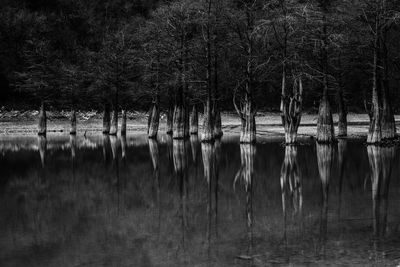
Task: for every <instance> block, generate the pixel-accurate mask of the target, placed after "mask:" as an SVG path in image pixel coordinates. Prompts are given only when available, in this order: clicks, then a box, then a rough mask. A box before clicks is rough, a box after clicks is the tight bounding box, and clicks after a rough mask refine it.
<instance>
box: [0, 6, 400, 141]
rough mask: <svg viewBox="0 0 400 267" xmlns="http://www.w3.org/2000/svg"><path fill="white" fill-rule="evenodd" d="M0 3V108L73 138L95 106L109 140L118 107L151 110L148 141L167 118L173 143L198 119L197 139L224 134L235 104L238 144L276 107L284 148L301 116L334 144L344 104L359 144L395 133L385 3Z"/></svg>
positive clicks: (397, 53)
mask: <svg viewBox="0 0 400 267" xmlns="http://www.w3.org/2000/svg"><path fill="white" fill-rule="evenodd" d="M0 2H1V10H0V47H1V50H0V58H1V60H0V83H1V102H2V103H1V104H2V106H5V107H6V108H17V109H18V108H19V109H21V108H35V109H37V108H38V107H39V106H41V110H42V112H41V113H44V111H45V109H63V110H71V121H72V126H71V133H74V132H76V118H75V111H76V110H85V109H96V110H99V111H102V112H104V132H105V133H111V134H115V133H116V131H117V130H118V129H117V128H118V127H114V126H115V122H116V121H117V120H118V114H121V112H122V120H123V121H124V120H126V110H149V137H155V136H156V135H157V131H158V121H159V116H160V112H166V114H167V117H168V132H170V133H172V134H173V136H174V138H184V137H186V136H188V135H189V134H190V133H196V132H197V131H198V128H197V125H198V112H199V111H200V112H204V116H203V117H204V121H203V122H201V123H202V124H203V127H201V129H202V130H201V131H202V132H201V135H202V140H203V141H207V140H212V139H213V138H215V137H218V136H221V135H222V132H221V119H220V110H236V112H237V113H238V115H239V116H240V119H241V121H242V134H241V141H242V142H245V143H246V142H253V141H255V133H256V125H255V116H256V115H257V111H266V110H277V111H278V110H280V112H281V115H282V122H283V126H284V127H285V132H286V142H288V143H292V142H295V141H296V133H297V128H298V127H299V124H300V120H301V112H302V110H307V111H315V112H317V111H318V112H319V117H318V132H317V140H318V141H321V142H331V141H333V140H334V139H335V134H334V132H333V122H332V113H338V114H339V132H338V133H337V135H339V136H345V135H346V114H347V111H348V110H351V111H356V112H368V113H369V114H370V118H371V127H370V131H369V134H368V141H369V142H371V143H376V142H380V141H381V140H382V139H385V138H393V137H394V136H395V131H396V129H395V123H394V117H393V114H394V112H396V111H397V110H398V109H399V108H400V105H399V104H398V103H400V102H399V101H398V100H399V98H400V96H399V93H398V88H399V78H400V64H399V62H400V49H399V45H398V44H399V43H400V34H399V33H400V6H399V4H398V3H397V1H396V0H342V1H339V0H333V1H329V0H175V1H173V0H164V1H163V0H159V1H157V0H153V1H149V0H53V1H46V0H40V1H38V0H2V1H0ZM44 114H45V113H44ZM189 114H190V115H189ZM74 118H75V119H74ZM74 121H75V123H74ZM43 123H44V125H43V126H45V122H43ZM74 124H75V126H74ZM189 125H190V126H189ZM122 127H124V124H123V125H122ZM122 131H124V129H122Z"/></svg>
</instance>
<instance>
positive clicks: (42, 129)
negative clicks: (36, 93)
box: [38, 102, 47, 136]
mask: <svg viewBox="0 0 400 267" xmlns="http://www.w3.org/2000/svg"><path fill="white" fill-rule="evenodd" d="M46 132H47V117H46V108H45V104H44V102H42V104H41V106H40V111H39V122H38V135H43V136H46Z"/></svg>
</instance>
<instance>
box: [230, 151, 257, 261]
mask: <svg viewBox="0 0 400 267" xmlns="http://www.w3.org/2000/svg"><path fill="white" fill-rule="evenodd" d="M255 154H256V147H255V145H254V144H240V161H241V166H240V169H239V171H238V172H237V174H236V177H235V180H234V184H233V185H234V188H235V185H236V183H237V182H238V181H241V182H243V184H244V188H245V191H246V226H247V239H248V245H247V255H241V256H240V257H241V258H249V259H252V258H253V255H252V254H253V178H254V158H255Z"/></svg>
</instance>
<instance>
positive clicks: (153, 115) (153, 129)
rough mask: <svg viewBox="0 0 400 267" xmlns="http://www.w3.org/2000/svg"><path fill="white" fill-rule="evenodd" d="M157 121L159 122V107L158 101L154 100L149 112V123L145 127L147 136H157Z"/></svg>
mask: <svg viewBox="0 0 400 267" xmlns="http://www.w3.org/2000/svg"><path fill="white" fill-rule="evenodd" d="M159 123H160V109H159V106H158V101H155V102H154V103H153V107H152V108H151V111H150V114H149V123H148V129H147V134H148V136H149V138H157V134H158V126H159Z"/></svg>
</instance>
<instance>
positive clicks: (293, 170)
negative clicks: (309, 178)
mask: <svg viewBox="0 0 400 267" xmlns="http://www.w3.org/2000/svg"><path fill="white" fill-rule="evenodd" d="M297 158H298V157H297V146H294V145H287V146H286V147H285V158H284V160H283V163H282V168H281V191H282V210H283V216H284V218H285V220H286V214H287V207H288V206H291V205H290V204H288V203H287V201H286V200H287V198H290V200H291V201H292V203H293V208H294V213H295V214H300V215H301V213H302V208H303V194H302V187H301V175H300V166H299V164H298V160H297Z"/></svg>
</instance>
